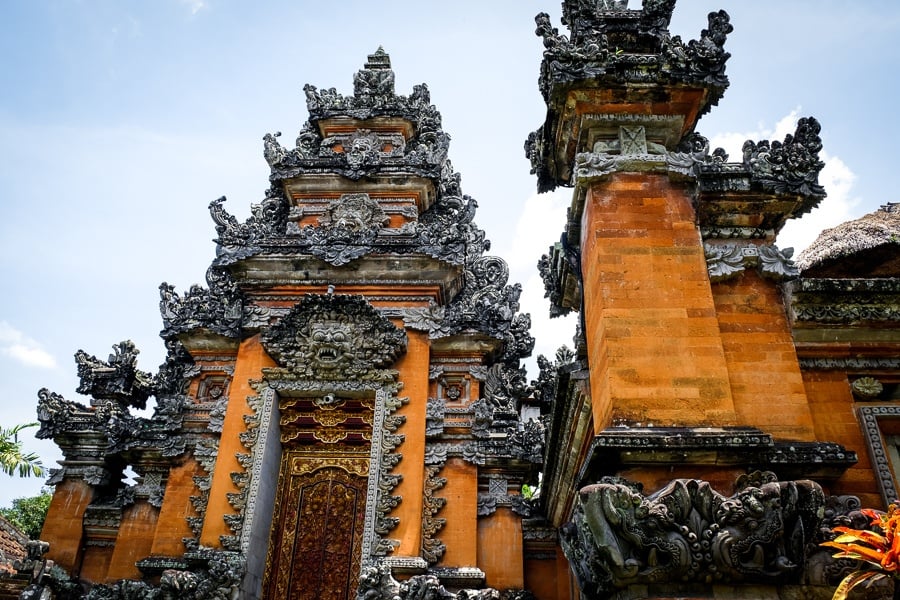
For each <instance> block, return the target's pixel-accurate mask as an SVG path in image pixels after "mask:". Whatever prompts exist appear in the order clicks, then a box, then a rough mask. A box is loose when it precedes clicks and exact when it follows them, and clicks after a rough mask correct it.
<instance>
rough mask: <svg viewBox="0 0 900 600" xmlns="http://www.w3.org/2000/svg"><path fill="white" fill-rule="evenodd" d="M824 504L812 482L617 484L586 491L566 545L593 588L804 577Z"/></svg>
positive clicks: (597, 591)
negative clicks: (645, 488) (651, 487)
mask: <svg viewBox="0 0 900 600" xmlns="http://www.w3.org/2000/svg"><path fill="white" fill-rule="evenodd" d="M824 505H825V497H824V494H823V493H822V490H821V488H820V487H819V486H818V485H817V484H816V483H814V482H811V481H796V482H794V481H790V482H780V483H779V482H775V481H767V482H765V483H761V484H760V485H759V486H752V485H751V486H748V487H745V488H743V489H740V490H739V491H738V492H737V493H736V494H735V495H734V496H731V497H725V496H722V495H721V494H719V493H718V492H716V491H715V490H713V489H712V488H711V487H710V485H709V484H708V483H706V482H702V481H696V480H675V481H673V482H671V483H670V484H669V485H667V486H666V487H665V488H663V489H662V490H660V491H659V492H657V493H656V494H654V495H652V496H650V497H644V496H642V495H641V494H639V493H636V492H635V491H634V490H632V489H630V488H629V487H628V486H625V485H622V484H619V483H598V484H595V485H591V486H588V487H586V488H584V489H582V490H581V492H580V493H579V497H578V500H577V505H576V509H575V513H574V516H573V519H572V521H571V522H570V523H568V524H567V525H566V526H564V527H563V529H562V530H561V538H562V545H563V549H564V551H565V553H566V556H567V557H568V558H569V562H570V564H572V565H573V567H574V569H575V572H576V576H577V578H578V580H579V584H580V587H581V589H582V591H583V592H584V593H587V594H589V595H606V594H609V593H610V592H612V591H613V590H615V589H617V588H623V587H626V586H628V585H632V584H640V583H644V584H646V583H651V582H654V581H685V582H703V581H710V580H712V581H718V582H723V583H724V582H755V583H775V582H778V583H783V582H786V581H798V580H799V577H800V575H801V569H802V565H803V563H804V559H805V548H806V546H807V545H808V544H810V543H814V542H815V541H816V539H815V535H816V532H817V530H818V523H819V517H818V514H819V512H820V511H821V510H822V508H823V507H824Z"/></svg>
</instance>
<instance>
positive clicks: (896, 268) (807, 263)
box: [797, 202, 900, 278]
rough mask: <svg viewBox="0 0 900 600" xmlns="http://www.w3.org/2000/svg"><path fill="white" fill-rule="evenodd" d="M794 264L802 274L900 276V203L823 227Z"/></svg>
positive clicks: (886, 205) (855, 276)
mask: <svg viewBox="0 0 900 600" xmlns="http://www.w3.org/2000/svg"><path fill="white" fill-rule="evenodd" d="M797 266H798V267H799V268H800V271H801V274H802V276H803V277H851V278H865V277H897V276H900V203H896V202H892V203H889V204H885V205H884V206H882V207H881V208H879V209H878V210H877V211H875V212H873V213H869V214H867V215H865V216H864V217H861V218H859V219H857V220H855V221H847V222H846V223H842V224H840V225H838V226H837V227H833V228H831V229H826V230H825V231H823V232H822V233H821V234H819V237H818V239H816V241H815V242H813V243H812V244H811V245H810V246H809V248H807V249H806V250H804V251H803V252H802V253H800V255H799V256H798V257H797Z"/></svg>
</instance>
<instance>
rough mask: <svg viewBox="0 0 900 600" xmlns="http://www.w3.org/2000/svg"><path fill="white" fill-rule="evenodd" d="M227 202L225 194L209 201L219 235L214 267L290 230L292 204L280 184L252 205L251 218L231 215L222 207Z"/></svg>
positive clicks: (255, 248)
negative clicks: (288, 227)
mask: <svg viewBox="0 0 900 600" xmlns="http://www.w3.org/2000/svg"><path fill="white" fill-rule="evenodd" d="M275 143H276V144H277V142H275ZM224 203H225V196H222V197H221V198H218V199H217V200H213V201H212V202H210V204H209V214H210V216H211V217H212V220H213V223H215V226H216V232H217V233H218V235H219V237H218V238H217V239H216V260H215V261H214V262H213V265H214V266H225V265H229V264H232V263H234V262H236V261H238V260H240V259H242V258H246V257H247V256H252V255H253V254H256V253H257V252H259V251H260V250H261V247H260V244H262V243H263V242H264V240H266V239H268V238H270V237H272V236H277V235H284V233H285V231H286V230H287V223H288V220H287V217H288V211H289V206H288V201H287V198H285V196H284V191H283V190H282V189H281V187H280V186H276V185H273V186H271V187H270V188H269V189H268V190H266V196H265V198H264V199H263V200H262V202H260V203H259V204H252V205H251V206H250V217H249V218H248V219H247V220H246V221H245V222H244V223H240V222H238V220H237V219H236V218H235V217H234V216H232V215H231V214H229V213H228V211H226V210H225V208H224V207H223V206H222V205H223V204H224Z"/></svg>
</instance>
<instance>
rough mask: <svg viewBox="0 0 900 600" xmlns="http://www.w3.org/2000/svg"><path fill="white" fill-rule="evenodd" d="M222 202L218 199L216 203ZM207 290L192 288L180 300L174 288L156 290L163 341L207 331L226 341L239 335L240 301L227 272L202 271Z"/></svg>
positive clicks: (166, 284)
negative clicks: (220, 336) (202, 330)
mask: <svg viewBox="0 0 900 600" xmlns="http://www.w3.org/2000/svg"><path fill="white" fill-rule="evenodd" d="M220 200H222V199H220ZM206 281H207V284H208V285H209V288H208V289H206V288H203V287H201V286H199V285H192V286H191V287H190V289H189V290H188V291H187V292H185V293H184V295H183V296H181V295H179V294H178V293H177V292H176V291H175V286H173V285H169V284H168V283H166V282H163V283H161V284H160V286H159V312H160V314H161V315H162V320H163V330H162V331H161V332H160V335H161V336H162V337H163V338H171V337H174V336H176V335H178V334H179V333H186V332H189V331H193V330H195V329H209V330H210V331H213V332H215V333H218V334H221V335H224V336H226V337H238V336H239V335H240V331H241V318H242V303H243V298H242V296H241V294H240V292H239V291H238V289H237V286H236V285H235V284H234V281H233V280H232V279H231V276H230V275H229V274H228V272H227V271H226V270H224V269H222V268H218V267H215V266H213V267H210V268H209V269H208V270H207V271H206Z"/></svg>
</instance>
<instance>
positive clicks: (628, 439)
mask: <svg viewBox="0 0 900 600" xmlns="http://www.w3.org/2000/svg"><path fill="white" fill-rule="evenodd" d="M856 462H857V456H856V452H854V451H852V450H848V449H846V448H844V447H843V446H841V445H839V444H834V443H830V442H775V441H773V440H772V437H771V436H770V435H769V434H767V433H764V432H763V431H761V430H759V429H755V428H752V427H736V428H708V427H706V428H691V427H665V428H664V427H660V428H638V427H634V428H631V427H612V428H609V429H606V430H604V431H602V432H600V433H599V434H598V435H596V436H595V437H594V440H593V442H591V446H590V449H589V450H588V455H587V458H586V459H585V461H584V463H583V465H582V467H581V470H580V472H579V474H578V476H577V477H576V479H575V484H576V485H577V484H579V483H578V482H581V483H584V482H586V481H590V480H597V479H599V478H600V477H603V476H607V475H612V474H613V473H615V472H616V471H617V469H620V468H622V466H623V465H635V464H640V465H645V464H651V463H652V464H663V465H664V464H687V463H696V464H731V465H735V466H745V467H746V468H748V469H765V470H770V471H775V472H776V473H778V474H779V475H781V476H782V477H790V478H806V477H815V478H826V479H831V478H835V477H839V476H840V475H841V474H843V472H844V471H845V470H846V469H848V468H849V467H851V466H852V465H854V464H856Z"/></svg>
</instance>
